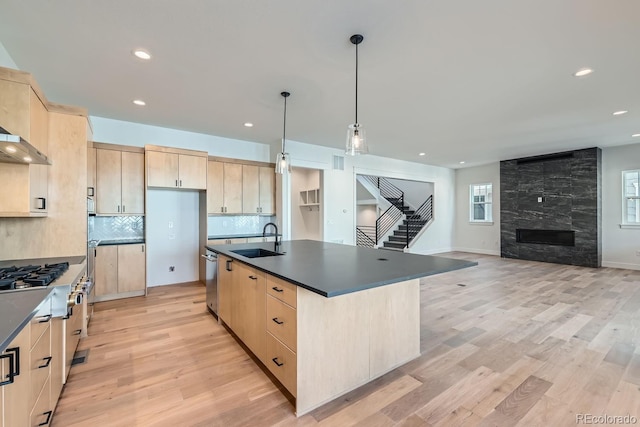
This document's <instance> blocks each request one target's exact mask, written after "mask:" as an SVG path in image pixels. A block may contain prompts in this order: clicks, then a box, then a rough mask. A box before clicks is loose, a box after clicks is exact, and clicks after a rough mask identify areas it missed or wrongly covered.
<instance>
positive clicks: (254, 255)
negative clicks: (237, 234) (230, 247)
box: [231, 248, 284, 258]
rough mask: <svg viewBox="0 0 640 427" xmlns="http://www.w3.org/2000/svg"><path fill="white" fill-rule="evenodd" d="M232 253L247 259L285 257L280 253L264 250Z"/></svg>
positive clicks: (252, 249) (253, 249) (244, 250)
mask: <svg viewBox="0 0 640 427" xmlns="http://www.w3.org/2000/svg"><path fill="white" fill-rule="evenodd" d="M231 252H233V253H234V254H238V255H242V256H243V257H247V258H263V257H267V256H276V255H284V254H281V253H278V252H273V251H268V250H266V249H262V248H251V249H237V250H235V251H231Z"/></svg>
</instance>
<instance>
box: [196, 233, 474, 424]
mask: <svg viewBox="0 0 640 427" xmlns="http://www.w3.org/2000/svg"><path fill="white" fill-rule="evenodd" d="M207 249H209V250H210V251H213V252H216V253H217V254H218V290H219V291H218V301H219V305H218V317H219V319H220V320H221V321H222V322H224V323H225V324H226V325H227V327H228V328H230V329H231V330H232V331H233V332H234V334H235V335H236V336H237V337H238V338H239V339H240V340H241V341H242V342H243V343H244V344H245V345H246V346H247V347H248V348H249V350H251V352H253V353H254V355H255V356H256V357H257V358H258V359H259V360H260V361H261V362H262V363H263V364H264V365H265V366H266V367H267V368H268V369H269V371H271V373H273V375H274V376H275V377H276V378H277V379H278V381H279V382H280V383H281V384H282V385H283V386H284V387H285V388H286V389H287V391H288V392H289V393H290V394H291V397H293V398H295V407H296V414H297V415H298V416H300V415H303V414H305V413H307V412H309V411H311V410H313V409H315V408H317V407H318V406H320V405H322V404H324V403H326V402H329V401H330V400H332V399H335V398H336V397H338V396H340V395H342V394H344V393H346V392H348V391H350V390H353V389H355V388H357V387H359V386H361V385H363V384H366V383H368V382H369V381H371V380H373V379H375V378H377V377H379V376H381V375H383V374H385V373H386V372H389V371H391V370H393V369H394V368H396V367H398V366H400V365H402V364H404V363H406V362H408V361H410V360H412V359H414V358H416V357H418V356H419V355H420V287H419V279H420V278H421V277H425V276H429V275H433V274H438V273H444V272H447V271H452V270H457V269H460V268H466V267H471V266H474V265H477V264H476V263H474V262H468V261H463V260H456V259H448V258H443V257H434V256H425V255H413V254H404V253H401V252H394V251H385V250H376V249H368V248H361V247H355V246H348V245H340V244H334V243H326V242H318V241H313V240H296V241H286V242H283V243H282V244H281V245H279V247H277V248H276V247H275V245H274V243H252V244H238V245H220V246H207ZM247 249H253V250H254V251H249V252H257V251H255V250H256V249H262V250H263V251H275V250H276V249H277V251H276V252H277V253H279V254H278V255H272V256H263V257H255V258H250V257H247V256H244V255H242V253H244V254H245V255H249V256H252V255H257V253H249V252H246V250H247ZM263 254H264V252H263ZM267 255H269V254H267Z"/></svg>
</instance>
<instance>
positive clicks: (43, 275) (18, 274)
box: [0, 262, 69, 291]
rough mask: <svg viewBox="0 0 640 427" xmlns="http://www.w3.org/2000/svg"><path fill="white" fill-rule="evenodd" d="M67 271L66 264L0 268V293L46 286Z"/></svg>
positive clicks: (67, 266)
mask: <svg viewBox="0 0 640 427" xmlns="http://www.w3.org/2000/svg"><path fill="white" fill-rule="evenodd" d="M68 269H69V263H68V262H63V263H59V264H45V265H44V266H41V265H25V266H21V267H16V266H15V265H14V266H11V267H4V268H0V291H7V290H13V289H24V288H29V287H33V286H48V285H49V284H51V282H53V281H54V280H56V279H57V278H58V277H60V276H62V274H64V272H65V271H67V270H68Z"/></svg>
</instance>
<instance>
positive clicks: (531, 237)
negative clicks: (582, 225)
mask: <svg viewBox="0 0 640 427" xmlns="http://www.w3.org/2000/svg"><path fill="white" fill-rule="evenodd" d="M575 234H576V232H575V231H573V230H532V229H527V228H517V229H516V242H518V243H537V244H541V245H558V246H575V245H576V240H575Z"/></svg>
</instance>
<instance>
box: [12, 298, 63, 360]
mask: <svg viewBox="0 0 640 427" xmlns="http://www.w3.org/2000/svg"><path fill="white" fill-rule="evenodd" d="M52 292H53V288H50V287H49V288H31V289H24V290H19V291H14V292H8V291H7V292H2V293H0V353H1V352H3V351H5V350H6V348H7V346H8V345H9V344H10V343H11V341H13V339H14V338H15V337H16V336H18V334H19V333H20V331H22V328H24V327H25V326H26V325H27V324H28V323H29V321H31V319H33V316H35V315H36V313H37V312H38V306H39V305H40V304H41V303H42V301H44V300H45V299H47V297H48V296H49V295H50V294H51V293H52Z"/></svg>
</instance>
